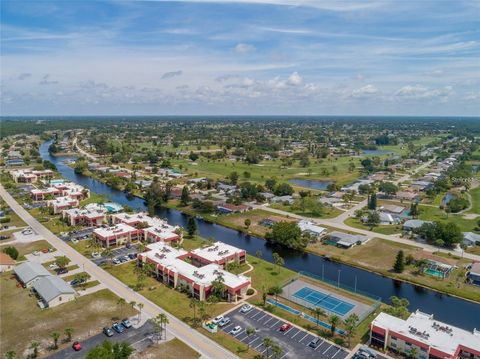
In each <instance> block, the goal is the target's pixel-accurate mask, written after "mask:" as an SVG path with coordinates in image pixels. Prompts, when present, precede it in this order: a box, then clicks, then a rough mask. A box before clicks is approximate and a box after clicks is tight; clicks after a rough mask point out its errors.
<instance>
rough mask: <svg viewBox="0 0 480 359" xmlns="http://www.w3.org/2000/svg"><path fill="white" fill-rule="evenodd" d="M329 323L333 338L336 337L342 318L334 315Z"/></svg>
mask: <svg viewBox="0 0 480 359" xmlns="http://www.w3.org/2000/svg"><path fill="white" fill-rule="evenodd" d="M329 322H330V331H331V333H332V337H333V336H334V335H335V329H336V328H337V325H338V324H339V323H340V317H339V316H338V315H335V314H334V315H332V316H331V317H330V319H329Z"/></svg>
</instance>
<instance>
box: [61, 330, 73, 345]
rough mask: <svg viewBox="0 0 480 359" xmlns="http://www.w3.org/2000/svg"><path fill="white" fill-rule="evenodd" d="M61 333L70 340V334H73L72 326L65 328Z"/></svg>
mask: <svg viewBox="0 0 480 359" xmlns="http://www.w3.org/2000/svg"><path fill="white" fill-rule="evenodd" d="M63 334H65V336H66V337H67V342H69V341H71V340H72V334H73V328H70V327H69V328H65V330H64V331H63Z"/></svg>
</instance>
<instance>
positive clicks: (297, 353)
mask: <svg viewBox="0 0 480 359" xmlns="http://www.w3.org/2000/svg"><path fill="white" fill-rule="evenodd" d="M225 316H226V317H229V318H230V320H231V322H230V323H229V324H228V325H226V326H225V327H223V328H221V330H222V331H224V332H226V333H229V332H230V331H231V330H232V329H233V328H234V327H235V326H237V325H239V326H241V327H242V331H241V332H240V333H238V334H237V335H235V338H236V339H238V340H240V341H241V342H242V343H245V344H249V345H250V347H251V348H253V349H255V350H256V351H258V352H259V353H261V354H263V355H265V356H266V354H267V348H265V347H264V345H263V339H264V338H266V337H269V338H271V339H272V340H273V341H274V342H275V343H276V344H278V345H279V346H280V347H281V348H282V349H283V353H282V355H281V356H280V358H281V359H286V358H324V359H327V358H328V359H344V358H345V357H346V356H347V355H348V352H347V351H346V350H345V349H343V348H341V347H339V346H337V345H336V344H333V343H330V342H328V341H326V340H324V339H321V338H320V342H319V344H318V345H317V347H316V348H315V349H314V348H311V347H309V346H308V344H309V343H310V341H311V340H312V339H314V338H317V336H316V335H313V334H310V333H308V332H307V331H305V330H303V329H299V328H297V327H295V326H292V327H291V328H290V329H288V330H287V331H285V332H281V331H280V330H279V329H280V327H281V326H282V325H283V324H285V323H287V322H286V321H284V320H281V319H279V318H277V317H275V316H273V315H271V314H269V313H267V312H264V311H262V310H259V309H258V308H255V307H254V308H253V309H252V310H251V311H249V312H248V313H245V314H244V313H241V312H240V308H237V309H235V310H233V311H232V312H230V313H228V314H226V315H225ZM248 327H253V328H255V329H256V332H255V334H253V335H251V336H247V334H246V328H248ZM268 354H269V357H272V354H271V351H269V353H268Z"/></svg>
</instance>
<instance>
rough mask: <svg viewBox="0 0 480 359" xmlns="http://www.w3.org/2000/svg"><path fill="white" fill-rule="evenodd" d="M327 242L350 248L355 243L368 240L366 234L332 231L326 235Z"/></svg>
mask: <svg viewBox="0 0 480 359" xmlns="http://www.w3.org/2000/svg"><path fill="white" fill-rule="evenodd" d="M327 237H328V242H330V243H332V244H335V245H336V246H337V247H343V248H350V247H353V246H354V245H355V244H363V243H365V242H367V241H368V237H367V236H363V235H361V234H349V233H344V232H338V231H333V232H330V233H329V234H328V235H327Z"/></svg>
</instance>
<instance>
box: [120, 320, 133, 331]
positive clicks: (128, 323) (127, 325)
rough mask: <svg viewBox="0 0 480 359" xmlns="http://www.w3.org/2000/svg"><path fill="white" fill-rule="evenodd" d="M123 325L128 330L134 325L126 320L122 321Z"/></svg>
mask: <svg viewBox="0 0 480 359" xmlns="http://www.w3.org/2000/svg"><path fill="white" fill-rule="evenodd" d="M122 325H123V326H124V327H125V328H127V329H128V328H131V327H132V323H130V321H129V320H128V319H126V318H125V319H124V320H122Z"/></svg>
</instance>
